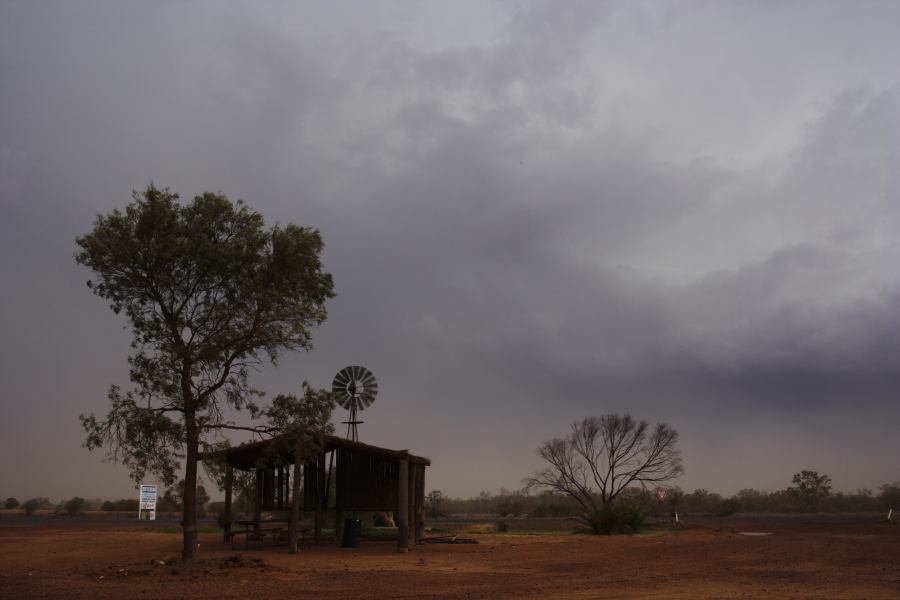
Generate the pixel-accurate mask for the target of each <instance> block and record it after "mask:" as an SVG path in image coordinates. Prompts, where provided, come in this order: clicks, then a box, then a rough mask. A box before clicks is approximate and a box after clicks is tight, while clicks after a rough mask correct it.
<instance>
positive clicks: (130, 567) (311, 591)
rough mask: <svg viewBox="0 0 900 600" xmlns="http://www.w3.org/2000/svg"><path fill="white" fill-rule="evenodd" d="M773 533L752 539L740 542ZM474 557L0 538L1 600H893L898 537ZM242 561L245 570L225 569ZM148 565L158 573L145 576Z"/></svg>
mask: <svg viewBox="0 0 900 600" xmlns="http://www.w3.org/2000/svg"><path fill="white" fill-rule="evenodd" d="M741 530H752V531H770V532H773V535H771V536H766V537H748V536H743V535H738V534H737V533H735V531H741ZM473 537H476V538H477V539H478V540H479V542H480V544H478V545H438V544H428V545H422V546H417V547H414V548H412V549H411V551H410V552H409V553H408V554H397V553H396V545H395V543H393V542H367V541H363V542H362V543H361V546H360V547H359V548H356V549H344V548H340V547H338V546H337V545H336V544H334V543H328V544H323V545H322V546H319V547H314V546H307V547H306V548H304V549H303V550H302V552H301V554H299V555H290V554H288V553H287V550H286V548H285V547H284V546H279V547H275V548H272V547H271V546H267V547H265V548H263V549H259V548H256V549H254V548H251V549H250V550H248V551H245V550H244V549H243V547H242V544H240V543H238V544H236V545H235V547H234V548H232V547H230V546H229V545H226V544H224V543H223V542H222V539H221V535H220V534H203V535H201V547H200V553H201V558H202V559H201V561H200V563H199V564H198V565H197V566H194V567H190V568H184V567H180V566H178V565H174V566H173V565H165V566H163V565H160V564H159V562H158V561H159V560H163V561H166V560H167V559H170V558H172V557H175V556H177V554H178V551H179V546H180V542H181V536H180V535H178V534H173V533H163V532H160V531H154V530H151V529H148V528H146V526H144V525H143V524H140V523H136V522H130V523H129V522H121V521H118V522H90V521H88V522H65V521H61V522H51V523H45V524H35V523H33V522H28V521H24V520H23V521H22V522H20V523H15V524H11V523H9V522H6V523H4V524H3V525H2V526H0V597H3V598H79V597H85V598H259V597H263V598H265V597H269V598H276V597H280V596H288V595H292V596H301V595H303V596H307V597H311V598H317V599H319V598H323V599H325V598H340V599H351V598H352V599H364V598H459V599H464V598H465V599H468V598H492V599H493V598H674V599H677V598H685V599H687V598H854V599H855V598H894V599H896V598H900V526H892V525H888V524H815V525H810V524H807V525H803V524H783V523H781V524H775V523H772V524H764V523H760V522H753V523H752V524H750V523H745V524H743V525H741V523H739V522H732V523H729V524H728V525H724V526H723V525H717V526H704V527H696V528H690V527H688V528H685V529H682V530H672V531H665V532H659V533H656V534H651V535H641V536H633V537H628V536H617V537H593V536H583V535H518V534H515V535H503V534H487V535H476V536H473ZM235 554H239V555H240V558H238V559H236V562H235V561H234V560H231V561H230V560H229V559H228V557H233V556H234V555H235ZM153 561H156V562H153Z"/></svg>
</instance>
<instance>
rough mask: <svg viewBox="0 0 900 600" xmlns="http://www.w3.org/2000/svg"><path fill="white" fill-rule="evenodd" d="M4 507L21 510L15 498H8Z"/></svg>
mask: <svg viewBox="0 0 900 600" xmlns="http://www.w3.org/2000/svg"><path fill="white" fill-rule="evenodd" d="M3 506H4V507H5V508H19V501H18V500H16V499H15V498H7V499H6V501H5V502H4V503H3Z"/></svg>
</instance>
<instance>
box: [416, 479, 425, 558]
mask: <svg viewBox="0 0 900 600" xmlns="http://www.w3.org/2000/svg"><path fill="white" fill-rule="evenodd" d="M423 537H425V465H424V464H419V465H416V544H421V543H422V538H423Z"/></svg>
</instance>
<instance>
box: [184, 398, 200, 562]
mask: <svg viewBox="0 0 900 600" xmlns="http://www.w3.org/2000/svg"><path fill="white" fill-rule="evenodd" d="M184 424H185V429H186V433H187V448H186V450H187V456H186V457H185V465H184V498H182V502H183V506H182V508H181V510H182V513H181V514H182V520H181V527H182V529H183V530H184V544H183V546H182V547H181V560H182V561H183V562H189V561H192V560H194V559H195V558H197V456H198V453H199V440H200V436H199V433H200V432H199V431H198V430H197V424H196V421H195V418H194V414H193V412H191V411H185V418H184Z"/></svg>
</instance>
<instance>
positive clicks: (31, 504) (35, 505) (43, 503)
mask: <svg viewBox="0 0 900 600" xmlns="http://www.w3.org/2000/svg"><path fill="white" fill-rule="evenodd" d="M47 506H50V500H49V499H48V498H45V497H43V496H40V497H38V498H29V499H28V500H26V501H25V503H24V504H23V505H22V508H23V509H24V510H25V515H26V516H29V517H30V516H31V515H33V514H34V513H35V511H37V509H39V508H45V507H47Z"/></svg>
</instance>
